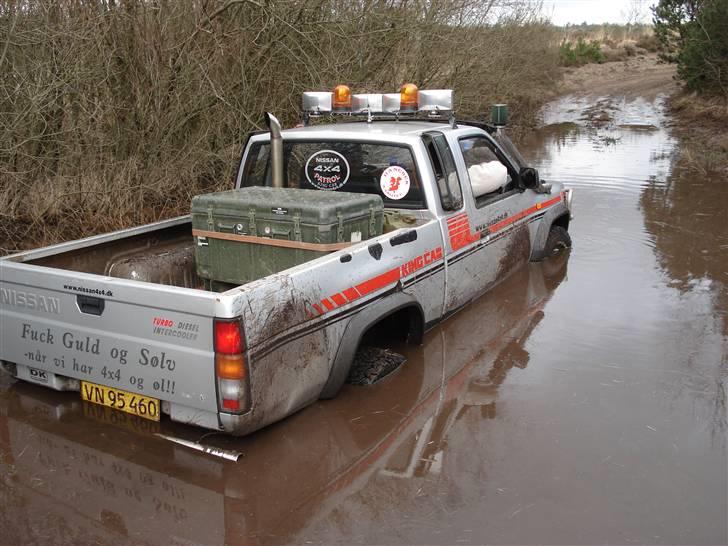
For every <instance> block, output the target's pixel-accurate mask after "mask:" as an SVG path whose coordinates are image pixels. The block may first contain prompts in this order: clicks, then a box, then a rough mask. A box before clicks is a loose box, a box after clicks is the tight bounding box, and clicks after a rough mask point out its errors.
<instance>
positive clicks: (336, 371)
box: [319, 292, 425, 399]
mask: <svg viewBox="0 0 728 546" xmlns="http://www.w3.org/2000/svg"><path fill="white" fill-rule="evenodd" d="M397 316H402V317H406V318H407V321H408V323H407V327H406V333H407V339H406V341H407V343H412V344H417V345H419V344H420V343H422V338H423V336H424V333H425V315H424V311H423V310H422V306H421V305H420V303H419V302H418V301H417V300H416V299H415V298H414V297H413V296H411V295H409V294H405V293H404V292H396V293H394V294H391V295H389V296H386V297H385V298H384V299H382V300H379V301H378V302H376V303H374V304H372V305H370V306H367V307H365V308H364V309H362V310H361V311H360V312H359V313H357V314H356V315H355V316H354V317H353V318H352V319H351V320H350V321H349V324H348V325H347V326H346V330H344V334H343V335H342V337H341V342H340V343H339V348H338V350H337V352H336V357H335V358H334V363H333V364H332V366H331V370H330V371H329V377H328V380H327V381H326V384H325V385H324V387H323V389H322V390H321V394H320V395H319V398H322V399H327V398H334V397H335V396H336V395H337V393H338V392H339V390H341V387H342V386H343V385H344V382H345V381H346V378H347V376H348V375H349V370H350V369H351V365H352V362H353V361H354V355H355V354H356V351H357V349H358V348H359V345H360V343H361V341H362V339H363V338H364V335H365V334H366V333H367V332H368V331H369V330H371V329H372V328H374V327H375V326H377V325H378V324H381V323H383V322H385V321H386V320H388V319H389V320H391V319H392V318H393V317H397Z"/></svg>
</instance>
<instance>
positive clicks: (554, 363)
mask: <svg viewBox="0 0 728 546" xmlns="http://www.w3.org/2000/svg"><path fill="white" fill-rule="evenodd" d="M660 104H661V103H660V99H659V97H658V99H656V101H654V102H652V101H651V100H643V99H630V100H620V99H614V98H605V99H604V100H602V101H601V102H600V101H599V100H596V101H595V100H582V99H578V98H572V97H567V98H565V99H561V100H559V101H557V102H556V103H554V104H553V105H551V106H550V107H549V108H548V109H547V110H546V111H545V114H544V122H545V127H544V128H543V129H542V130H540V131H539V132H538V133H537V134H535V135H533V136H532V138H531V139H530V140H529V141H528V142H527V143H526V147H525V150H524V151H525V153H524V155H526V156H527V157H530V158H531V159H532V160H533V161H534V163H535V165H536V166H538V167H539V169H540V171H541V174H542V178H544V179H546V180H548V179H554V180H555V179H560V180H563V181H565V182H567V183H568V184H570V185H571V186H572V187H573V188H575V198H574V204H575V214H576V217H575V219H574V220H573V221H572V224H571V227H570V232H571V236H572V239H573V242H574V248H573V250H572V252H571V255H570V256H568V260H566V258H567V256H562V257H561V258H560V259H557V260H553V261H550V262H548V263H546V264H545V265H540V264H531V265H528V266H526V267H523V268H521V269H519V270H518V271H517V272H516V273H515V274H514V275H512V276H511V277H510V278H508V279H507V280H505V281H504V282H502V283H501V284H500V285H499V286H497V287H496V288H495V289H493V290H492V291H491V292H489V293H488V294H487V295H486V296H485V297H483V298H481V299H480V300H479V301H477V302H476V303H475V304H473V305H472V306H471V307H469V308H468V309H466V310H465V311H463V312H460V313H458V314H457V315H455V316H454V317H452V318H451V319H450V320H448V321H447V322H445V323H444V324H442V325H441V326H439V327H437V328H435V329H434V330H432V331H431V332H429V333H428V334H427V336H426V337H425V341H424V344H423V346H422V347H419V348H417V349H411V350H406V356H407V359H408V360H407V363H406V364H405V365H404V366H403V367H402V368H401V369H400V370H398V371H397V372H395V373H393V374H392V375H390V376H389V377H387V378H386V379H385V380H383V381H381V382H380V383H378V384H376V385H374V386H372V387H355V386H351V385H347V386H346V387H345V388H344V391H343V392H342V393H341V395H340V396H339V397H338V398H337V399H335V400H332V401H327V402H321V403H319V404H316V405H314V406H312V407H309V408H307V409H305V410H303V411H301V412H299V413H298V414H296V415H294V416H293V417H291V418H289V419H286V420H285V421H283V422H281V423H279V424H277V425H274V426H271V427H268V428H267V429H265V430H262V431H260V432H258V433H256V434H253V435H251V436H249V437H246V438H242V439H226V438H216V437H214V438H207V440H208V441H210V442H213V443H214V444H215V445H217V446H219V447H223V448H227V449H232V450H236V451H240V452H242V453H243V456H242V457H241V459H240V460H239V462H238V463H233V462H229V461H225V460H222V459H218V458H215V457H211V456H209V455H205V454H202V453H197V452H195V451H192V450H190V449H188V448H185V447H182V446H179V445H175V444H172V443H170V442H167V441H164V440H162V439H160V438H158V437H155V436H154V435H153V434H154V432H155V430H154V427H153V426H152V425H149V424H145V423H138V422H135V421H133V420H131V419H129V418H120V417H119V416H117V415H113V414H111V415H110V414H107V413H105V412H103V411H96V410H94V409H89V408H88V407H86V406H83V405H82V403H81V401H80V400H79V399H78V398H77V396H76V395H74V394H59V393H53V392H49V391H46V390H44V389H40V388H36V387H33V386H29V385H20V384H17V383H16V384H11V383H10V382H9V381H8V380H3V381H4V382H3V383H1V384H0V505H2V511H1V512H0V543H8V544H20V543H44V544H47V543H66V544H71V543H73V544H77V543H103V544H127V543H128V544H145V543H149V544H157V543H171V544H219V543H234V544H238V543H244V544H271V543H296V544H301V543H305V542H309V541H310V542H312V543H326V544H328V543H347V544H351V543H383V544H400V543H437V544H468V543H472V544H482V543H488V544H642V543H656V544H725V543H726V541H728V531H727V530H726V525H727V524H726V513H727V512H728V503H727V501H726V498H727V495H728V493H727V491H728V478H727V474H728V459H727V455H726V434H727V431H728V427H727V424H726V386H727V384H728V361H727V357H726V354H728V320H727V317H726V309H728V296H727V293H728V290H727V287H726V284H728V276H727V273H726V272H728V219H727V218H726V216H725V210H726V209H727V208H728V183H726V181H725V180H719V179H714V178H711V177H710V176H702V177H701V176H697V175H695V174H693V173H691V172H689V171H682V170H680V168H679V167H678V166H676V165H675V160H674V148H675V146H676V142H675V141H674V140H673V139H672V138H671V137H670V136H669V134H668V133H667V132H666V130H665V129H664V128H663V125H664V119H663V114H662V113H661V106H660ZM595 105H598V108H597V109H596V110H595V109H594V106H595ZM114 419H115V420H117V421H120V422H117V423H111V422H110V421H111V420H114ZM162 430H163V432H165V433H174V434H178V435H186V436H187V437H195V438H196V437H199V435H200V434H202V432H201V431H198V430H192V429H186V428H183V427H174V428H173V427H171V426H170V425H166V424H165V425H163V426H162ZM195 435H197V436H195Z"/></svg>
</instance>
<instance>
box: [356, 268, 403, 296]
mask: <svg viewBox="0 0 728 546" xmlns="http://www.w3.org/2000/svg"><path fill="white" fill-rule="evenodd" d="M398 280H399V267H395V268H394V269H390V270H389V271H387V272H386V273H382V274H381V275H377V276H376V277H374V278H372V279H369V280H368V281H364V282H363V283H361V284H357V285H356V289H357V291H358V292H359V293H360V294H361V295H362V296H366V295H367V294H369V293H370V292H374V291H375V290H379V289H380V288H384V287H385V286H387V285H388V284H392V283H395V282H397V281H398Z"/></svg>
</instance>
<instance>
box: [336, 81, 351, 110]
mask: <svg viewBox="0 0 728 546" xmlns="http://www.w3.org/2000/svg"><path fill="white" fill-rule="evenodd" d="M332 102H333V104H332V106H333V109H334V111H341V110H350V109H351V89H349V86H348V85H343V84H342V85H337V86H336V87H334V97H333V101H332Z"/></svg>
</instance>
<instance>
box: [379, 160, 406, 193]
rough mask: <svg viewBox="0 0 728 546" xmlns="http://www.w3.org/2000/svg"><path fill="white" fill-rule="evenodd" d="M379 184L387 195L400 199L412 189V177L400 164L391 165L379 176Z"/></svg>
mask: <svg viewBox="0 0 728 546" xmlns="http://www.w3.org/2000/svg"><path fill="white" fill-rule="evenodd" d="M379 186H380V187H381V188H382V193H383V194H384V195H385V197H388V198H390V199H393V200H395V201H399V200H400V199H402V198H403V197H404V196H405V195H407V193H408V192H409V189H410V177H409V174H408V173H407V171H405V170H404V169H403V168H402V167H400V166H399V165H391V166H389V167H387V168H386V169H384V172H382V176H381V177H380V178H379Z"/></svg>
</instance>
